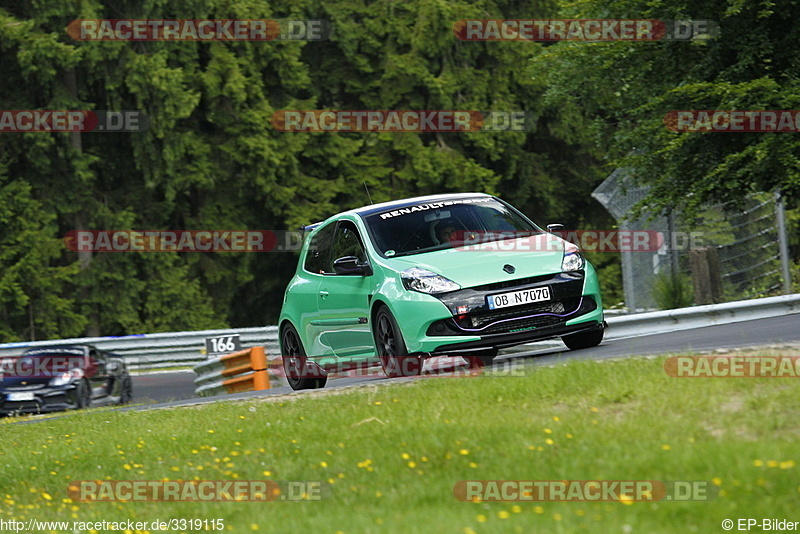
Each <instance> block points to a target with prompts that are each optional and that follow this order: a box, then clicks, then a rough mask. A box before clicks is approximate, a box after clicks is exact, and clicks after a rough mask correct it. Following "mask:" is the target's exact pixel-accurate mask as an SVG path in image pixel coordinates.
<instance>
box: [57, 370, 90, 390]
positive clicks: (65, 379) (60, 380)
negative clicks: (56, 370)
mask: <svg viewBox="0 0 800 534" xmlns="http://www.w3.org/2000/svg"><path fill="white" fill-rule="evenodd" d="M82 377H83V371H81V370H80V369H72V370H70V371H67V372H66V373H63V374H61V375H59V376H57V377H55V378H53V379H51V380H50V386H52V387H58V386H66V385H67V384H69V383H70V382H72V381H73V380H76V379H78V378H82Z"/></svg>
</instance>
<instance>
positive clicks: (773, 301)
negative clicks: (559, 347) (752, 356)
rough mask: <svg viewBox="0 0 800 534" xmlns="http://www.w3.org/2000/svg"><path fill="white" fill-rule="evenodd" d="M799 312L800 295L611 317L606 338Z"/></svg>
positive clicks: (655, 332)
mask: <svg viewBox="0 0 800 534" xmlns="http://www.w3.org/2000/svg"><path fill="white" fill-rule="evenodd" d="M793 313H800V294H797V293H795V294H792V295H781V296H778V297H767V298H763V299H752V300H740V301H737V302H725V303H722V304H708V305H705V306H692V307H690V308H678V309H675V310H665V311H658V312H648V313H637V314H633V315H625V316H621V317H614V318H609V319H608V320H607V321H608V331H607V333H606V338H607V339H619V338H623V337H635V336H641V335H646V334H658V333H663V332H674V331H676V330H687V329H689V328H699V327H702V326H714V325H718V324H728V323H737V322H742V321H754V320H756V319H766V318H768V317H779V316H781V315H789V314H793ZM799 322H800V321H799Z"/></svg>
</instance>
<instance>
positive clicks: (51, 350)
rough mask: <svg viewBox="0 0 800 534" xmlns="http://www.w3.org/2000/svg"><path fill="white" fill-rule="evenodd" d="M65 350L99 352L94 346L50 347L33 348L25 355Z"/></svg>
mask: <svg viewBox="0 0 800 534" xmlns="http://www.w3.org/2000/svg"><path fill="white" fill-rule="evenodd" d="M64 349H71V350H81V351H84V352H88V351H89V350H91V349H94V350H97V348H96V347H95V346H94V345H50V346H48V347H32V348H30V349H27V350H26V351H25V352H23V354H28V353H29V352H40V353H46V352H59V351H63V350H64Z"/></svg>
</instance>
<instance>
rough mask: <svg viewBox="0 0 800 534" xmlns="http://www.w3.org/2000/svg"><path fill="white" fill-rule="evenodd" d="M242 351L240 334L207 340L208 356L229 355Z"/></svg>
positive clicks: (208, 338)
mask: <svg viewBox="0 0 800 534" xmlns="http://www.w3.org/2000/svg"><path fill="white" fill-rule="evenodd" d="M239 350H242V345H241V343H240V342H239V334H232V335H228V336H216V337H207V338H206V354H207V355H209V356H211V355H213V354H228V353H231V352H236V351H239Z"/></svg>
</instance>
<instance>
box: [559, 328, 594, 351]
mask: <svg viewBox="0 0 800 534" xmlns="http://www.w3.org/2000/svg"><path fill="white" fill-rule="evenodd" d="M561 341H563V342H564V345H566V346H567V348H568V349H570V350H580V349H588V348H591V347H596V346H597V345H599V344H600V342H601V341H603V328H598V329H596V330H590V331H588V332H578V333H577V334H570V335H568V336H561Z"/></svg>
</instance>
